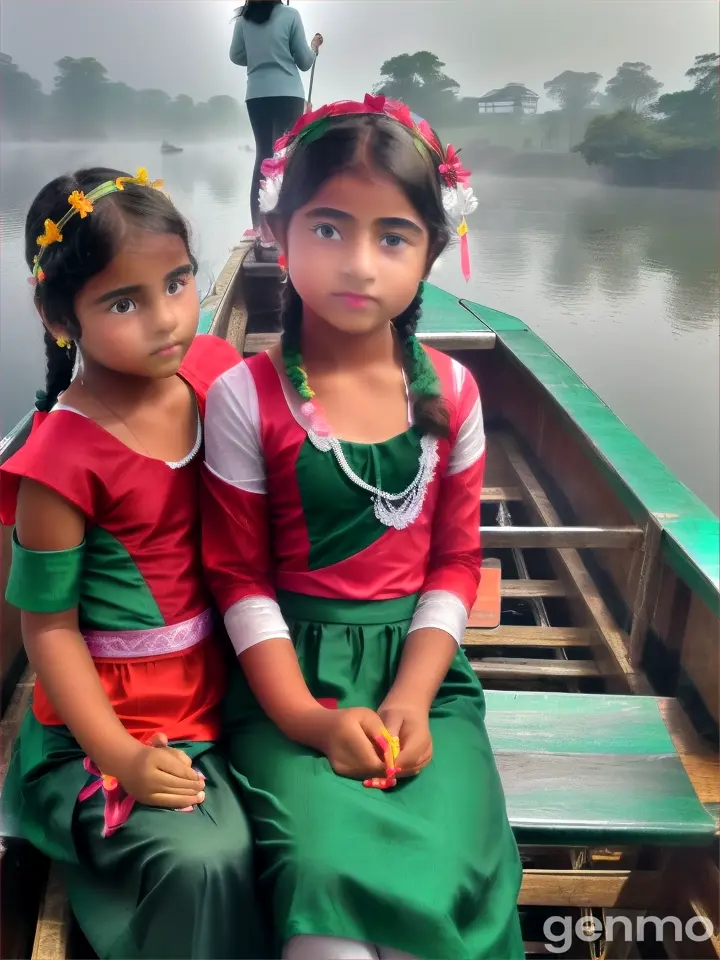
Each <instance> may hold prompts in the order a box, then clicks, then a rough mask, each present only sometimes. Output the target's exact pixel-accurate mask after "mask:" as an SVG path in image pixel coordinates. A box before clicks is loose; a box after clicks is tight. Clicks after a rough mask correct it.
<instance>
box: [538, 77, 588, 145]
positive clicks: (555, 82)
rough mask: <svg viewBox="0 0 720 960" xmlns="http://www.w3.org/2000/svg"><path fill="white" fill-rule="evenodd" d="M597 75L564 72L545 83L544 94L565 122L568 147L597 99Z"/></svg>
mask: <svg viewBox="0 0 720 960" xmlns="http://www.w3.org/2000/svg"><path fill="white" fill-rule="evenodd" d="M600 80H601V76H600V74H599V73H577V72H576V71H575V70H565V71H564V72H563V73H560V74H558V75H557V77H554V78H553V79H552V80H548V81H547V82H546V83H545V92H546V93H547V95H548V96H549V97H550V99H551V100H554V101H555V102H556V103H557V104H558V106H559V107H560V109H561V111H562V112H563V113H564V114H565V117H566V120H567V127H568V133H569V138H570V145H572V144H573V143H574V142H575V136H576V135H577V133H578V131H579V130H580V127H581V125H582V122H583V120H584V119H585V117H586V114H587V112H588V110H589V109H590V108H591V107H592V105H593V103H594V102H595V99H596V97H597V85H598V83H599V82H600Z"/></svg>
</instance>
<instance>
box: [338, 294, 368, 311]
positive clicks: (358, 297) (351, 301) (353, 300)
mask: <svg viewBox="0 0 720 960" xmlns="http://www.w3.org/2000/svg"><path fill="white" fill-rule="evenodd" d="M336 296H337V297H340V299H341V300H343V301H344V302H345V304H346V306H348V307H351V308H352V309H354V310H357V309H359V308H360V307H366V306H367V305H368V304H369V303H371V302H372V299H373V298H372V297H365V296H363V294H361V293H338V294H336Z"/></svg>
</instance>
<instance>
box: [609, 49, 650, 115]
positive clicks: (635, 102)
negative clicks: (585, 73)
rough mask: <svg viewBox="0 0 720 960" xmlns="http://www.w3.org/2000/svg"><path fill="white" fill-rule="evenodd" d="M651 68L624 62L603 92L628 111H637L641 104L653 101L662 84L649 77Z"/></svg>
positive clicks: (638, 62)
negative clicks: (627, 108)
mask: <svg viewBox="0 0 720 960" xmlns="http://www.w3.org/2000/svg"><path fill="white" fill-rule="evenodd" d="M651 69H652V68H651V67H650V66H648V64H647V63H641V62H640V61H636V62H629V61H626V62H625V63H623V64H622V66H620V67H618V69H617V73H616V74H615V76H614V77H612V78H611V79H610V80H608V82H607V85H606V87H605V92H606V93H607V94H608V96H610V97H612V99H613V100H615V101H616V103H618V104H620V105H621V106H623V107H629V109H630V110H638V109H639V108H640V107H641V106H642V105H643V104H645V103H648V102H649V101H650V100H654V99H655V97H656V96H657V95H658V91H659V90H660V88H661V87H662V84H661V83H660V82H659V81H658V80H656V79H655V77H653V76H651V75H650V70H651Z"/></svg>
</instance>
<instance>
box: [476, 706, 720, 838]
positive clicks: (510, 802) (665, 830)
mask: <svg viewBox="0 0 720 960" xmlns="http://www.w3.org/2000/svg"><path fill="white" fill-rule="evenodd" d="M485 697H486V702H487V715H486V725H487V730H488V735H489V737H490V742H491V744H492V747H493V752H494V754H495V759H496V762H497V765H498V769H499V771H500V777H501V779H502V782H503V787H504V790H505V796H506V802H507V809H508V815H509V818H510V823H511V825H512V827H513V830H514V832H515V836H516V838H517V840H518V843H520V844H523V845H533V846H535V845H537V846H553V845H558V846H559V845H562V846H572V847H577V846H582V847H598V846H608V845H618V846H629V845H651V846H655V845H658V846H659V845H662V846H675V845H676V846H700V845H706V844H711V843H712V840H713V837H714V836H715V832H716V821H715V818H714V816H713V815H712V814H711V812H710V811H709V809H706V807H705V806H703V803H701V798H699V797H698V795H697V793H696V791H695V788H694V786H693V783H691V780H690V777H689V776H688V773H687V772H686V767H685V765H684V760H685V762H686V763H687V762H688V759H689V761H690V763H692V761H693V758H681V756H680V753H679V752H678V749H677V748H676V746H675V743H674V742H673V739H672V738H671V736H670V733H669V732H668V727H667V726H666V723H665V720H664V719H663V712H661V710H662V711H664V712H665V713H667V710H668V708H670V709H672V708H673V707H677V704H676V703H675V701H666V700H664V699H656V698H655V697H643V696H632V695H629V696H623V695H614V694H586V693H545V692H535V691H522V692H521V691H503V690H487V691H485ZM700 762H701V763H702V759H701V760H700ZM704 762H705V767H704V768H703V770H702V771H701V772H702V774H703V775H704V777H705V781H706V783H707V785H708V787H709V789H710V790H711V792H712V793H715V792H717V790H718V786H719V785H718V776H717V775H718V769H717V762H716V759H715V758H710V757H708V758H707V759H706V760H705V761H704ZM713 781H714V783H713ZM702 799H705V800H709V799H715V798H714V796H711V795H708V796H704V797H702Z"/></svg>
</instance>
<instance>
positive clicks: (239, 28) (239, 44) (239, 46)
mask: <svg viewBox="0 0 720 960" xmlns="http://www.w3.org/2000/svg"><path fill="white" fill-rule="evenodd" d="M230 59H231V60H232V62H233V63H235V64H237V66H238V67H246V66H247V49H246V47H245V35H244V34H243V21H242V17H238V18H237V20H236V21H235V29H234V30H233V37H232V42H231V43H230Z"/></svg>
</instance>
